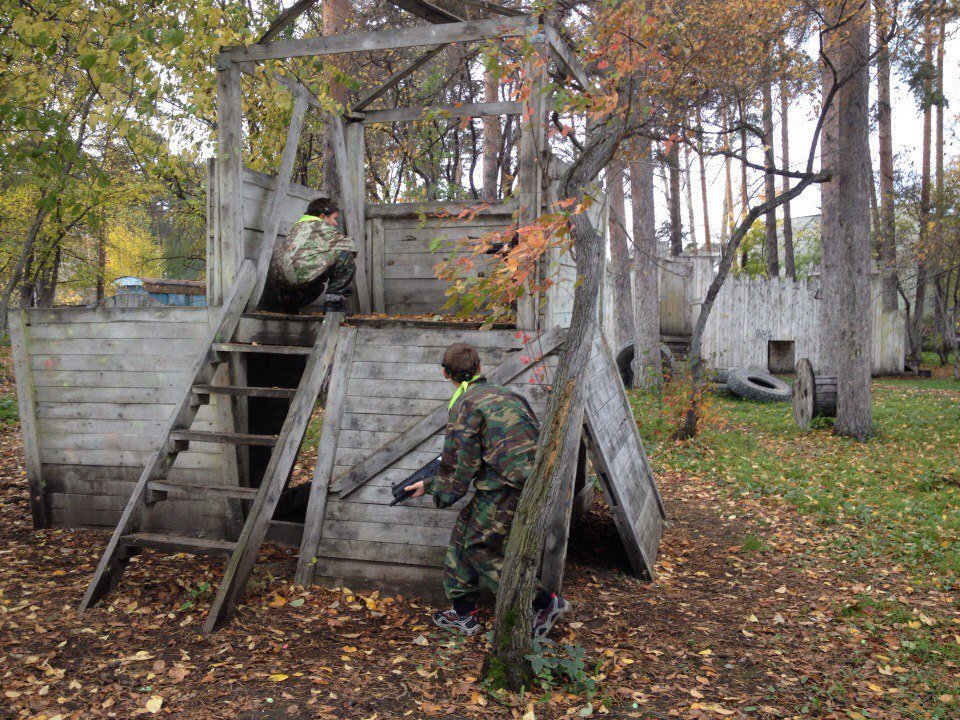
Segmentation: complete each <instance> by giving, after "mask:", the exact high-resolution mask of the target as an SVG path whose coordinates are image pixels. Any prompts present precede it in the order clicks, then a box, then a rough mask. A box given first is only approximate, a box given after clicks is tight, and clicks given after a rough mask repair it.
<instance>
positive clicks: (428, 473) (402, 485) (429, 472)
mask: <svg viewBox="0 0 960 720" xmlns="http://www.w3.org/2000/svg"><path fill="white" fill-rule="evenodd" d="M439 471H440V456H437V457H436V458H434V459H433V460H431V461H430V462H428V463H427V464H426V465H424V466H423V467H422V468H420V469H419V470H417V471H416V472H415V473H413V474H412V475H410V476H409V477H407V478H405V479H404V480H401V481H400V482H398V483H396V484H395V485H392V486H391V487H390V490H391V491H392V492H393V502H392V503H390V506H391V507H392V506H394V505H396V504H398V503H402V502H403V501H404V500H406V499H407V498H409V497H410V496H411V495H413V490H408V489H407V488H409V487H410V486H411V485H416V484H417V483H418V482H420V481H421V480H429V479H430V478H432V477H436V475H437V473H438V472H439Z"/></svg>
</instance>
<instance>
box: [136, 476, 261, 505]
mask: <svg viewBox="0 0 960 720" xmlns="http://www.w3.org/2000/svg"><path fill="white" fill-rule="evenodd" d="M149 488H150V490H157V491H160V492H169V491H171V490H177V491H179V492H182V493H186V494H188V495H193V496H195V497H216V498H225V497H226V498H242V499H245V500H253V498H255V497H256V496H257V488H251V487H237V486H235V485H234V486H230V485H204V484H203V483H192V482H170V481H168V480H153V481H151V482H150V485H149Z"/></svg>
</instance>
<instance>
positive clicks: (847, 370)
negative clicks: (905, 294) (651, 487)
mask: <svg viewBox="0 0 960 720" xmlns="http://www.w3.org/2000/svg"><path fill="white" fill-rule="evenodd" d="M842 7H846V6H842ZM840 21H841V24H840V26H839V27H837V28H836V29H832V30H831V31H829V32H828V35H832V36H833V37H830V38H829V42H828V49H827V53H828V57H829V58H830V60H831V62H832V64H833V66H834V67H835V68H836V69H837V73H838V75H837V76H838V77H839V78H841V79H843V80H845V82H843V83H842V85H840V86H839V87H838V88H837V91H836V95H835V104H836V112H835V113H832V114H831V117H830V119H829V120H828V122H829V123H830V124H831V125H832V131H833V134H834V137H835V144H834V145H833V147H831V148H825V149H824V152H823V153H822V154H821V157H823V158H825V161H826V162H828V163H830V164H828V165H825V167H826V168H828V169H830V170H831V171H832V172H833V181H832V182H831V183H830V184H831V185H833V186H834V187H833V188H832V189H831V191H830V192H829V193H828V195H829V199H828V202H829V204H830V205H831V207H830V212H829V214H828V213H826V212H825V213H824V234H823V297H824V300H825V302H824V305H823V307H824V317H823V325H824V331H825V342H824V343H823V345H824V347H825V349H826V356H827V358H828V364H829V366H830V367H832V368H834V369H835V371H836V375H837V418H836V422H835V424H834V431H835V432H836V433H837V434H838V435H846V436H849V437H852V438H855V439H857V440H866V439H868V438H869V437H870V436H871V435H872V434H873V412H872V408H871V404H870V373H871V368H872V362H873V357H872V342H871V333H872V322H871V320H872V317H871V309H872V299H871V294H870V265H871V249H870V197H869V178H868V173H869V172H870V118H869V110H870V101H869V93H870V73H869V60H870V18H869V13H868V7H866V6H864V7H859V8H856V9H853V10H852V11H851V14H850V15H849V16H844V17H842V18H840ZM826 77H828V80H827V82H825V85H828V84H832V83H833V82H834V81H835V79H834V78H833V77H832V76H830V73H829V72H827V73H826ZM826 129H827V128H826V127H825V130H826ZM828 150H829V152H828ZM825 204H826V203H825ZM828 222H829V223H830V224H829V225H828Z"/></svg>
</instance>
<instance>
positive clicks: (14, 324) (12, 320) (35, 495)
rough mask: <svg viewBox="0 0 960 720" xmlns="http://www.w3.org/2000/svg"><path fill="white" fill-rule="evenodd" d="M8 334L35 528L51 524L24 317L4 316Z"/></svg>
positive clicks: (18, 313) (15, 312)
mask: <svg viewBox="0 0 960 720" xmlns="http://www.w3.org/2000/svg"><path fill="white" fill-rule="evenodd" d="M7 328H8V330H9V333H10V350H11V353H12V354H13V369H14V372H15V373H16V377H17V407H18V408H19V412H20V435H21V437H22V439H23V455H24V461H25V465H26V471H27V489H28V490H29V493H30V514H31V515H32V516H33V526H34V527H35V528H45V527H47V526H49V524H50V517H49V513H48V512H47V501H46V497H45V489H44V484H43V468H42V466H41V463H40V448H39V444H38V438H37V435H38V432H39V425H38V423H37V398H36V392H35V388H34V379H33V371H32V369H31V361H30V335H29V329H28V327H27V319H26V313H25V312H24V311H23V310H11V311H10V312H9V313H8V314H7Z"/></svg>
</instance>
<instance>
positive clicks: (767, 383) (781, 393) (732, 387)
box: [713, 368, 792, 402]
mask: <svg viewBox="0 0 960 720" xmlns="http://www.w3.org/2000/svg"><path fill="white" fill-rule="evenodd" d="M713 389H714V390H715V391H717V392H727V393H729V394H731V395H733V396H735V397H739V398H743V399H744V400H752V401H754V402H790V401H791V398H792V395H791V393H792V391H791V389H790V386H789V385H788V384H787V383H785V382H784V381H783V380H781V379H780V378H778V377H774V376H773V375H771V374H770V373H767V372H764V371H762V370H750V369H747V368H732V369H722V370H717V371H716V372H715V373H714V386H713Z"/></svg>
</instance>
